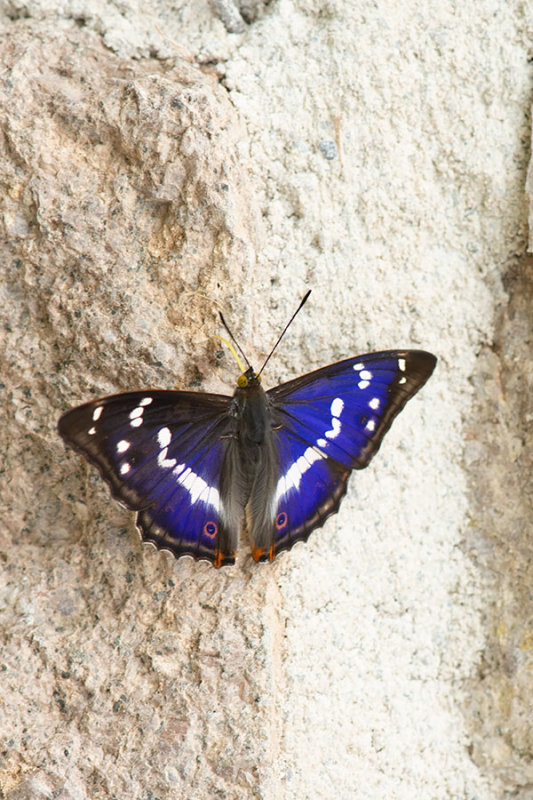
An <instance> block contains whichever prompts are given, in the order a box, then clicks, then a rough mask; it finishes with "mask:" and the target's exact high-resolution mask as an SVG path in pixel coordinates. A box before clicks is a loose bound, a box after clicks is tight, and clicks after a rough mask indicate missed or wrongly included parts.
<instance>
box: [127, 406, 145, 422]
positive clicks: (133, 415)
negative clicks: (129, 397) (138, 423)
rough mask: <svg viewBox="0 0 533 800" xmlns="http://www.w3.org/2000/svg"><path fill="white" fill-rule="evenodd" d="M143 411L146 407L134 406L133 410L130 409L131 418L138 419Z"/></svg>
mask: <svg viewBox="0 0 533 800" xmlns="http://www.w3.org/2000/svg"><path fill="white" fill-rule="evenodd" d="M143 412H144V408H142V407H141V406H137V408H134V409H133V411H130V419H137V417H142V415H143Z"/></svg>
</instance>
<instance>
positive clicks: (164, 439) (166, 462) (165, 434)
mask: <svg viewBox="0 0 533 800" xmlns="http://www.w3.org/2000/svg"><path fill="white" fill-rule="evenodd" d="M157 441H158V442H159V445H160V447H161V448H162V450H161V452H160V453H159V455H158V456H157V463H158V464H159V466H160V467H165V468H166V469H170V467H175V466H176V463H177V462H176V459H175V458H167V455H168V445H169V444H170V442H171V441H172V434H171V432H170V428H160V429H159V431H158V433H157Z"/></svg>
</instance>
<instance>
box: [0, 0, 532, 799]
mask: <svg viewBox="0 0 533 800" xmlns="http://www.w3.org/2000/svg"><path fill="white" fill-rule="evenodd" d="M239 7H240V8H242V7H243V5H242V4H240V6H239ZM0 14H2V17H1V20H2V29H1V31H0V34H1V36H0V60H1V63H2V72H1V82H0V105H1V108H2V123H1V126H2V127H1V129H2V141H1V142H0V146H1V148H2V157H1V159H0V183H1V188H2V191H1V193H0V198H1V200H0V203H1V214H0V222H1V224H2V233H1V237H0V246H1V248H2V258H1V261H0V277H1V280H0V292H1V297H0V321H1V333H0V348H1V355H0V358H1V360H2V378H1V382H2V404H1V408H0V413H1V421H2V424H1V425H0V481H1V489H0V492H1V495H0V496H1V501H2V507H3V511H4V525H3V527H2V528H1V529H0V541H1V547H0V555H1V559H2V560H1V566H2V572H1V573H0V598H1V600H0V603H1V606H0V607H1V608H2V617H1V621H0V625H1V633H0V635H1V650H0V670H1V671H0V675H1V676H2V683H1V702H2V705H1V706H0V735H1V740H2V745H1V747H0V791H1V793H2V794H3V796H4V797H6V798H9V800H30V798H31V800H34V798H43V800H44V798H49V797H52V796H54V797H58V798H63V799H64V800H66V799H70V798H75V799H76V800H85V798H87V800H88V798H91V800H99V799H100V798H101V799H102V800H103V798H120V800H122V798H125V797H133V798H140V799H142V800H149V798H150V799H151V800H154V798H159V800H175V799H177V798H184V797H185V798H189V797H194V798H199V799H200V798H213V797H215V798H220V800H222V798H226V799H228V800H233V798H235V800H237V799H238V800H241V799H242V798H265V799H266V800H270V798H272V799H274V798H275V800H278V799H279V798H285V800H301V798H305V797H309V798H313V799H314V798H317V800H318V798H321V799H322V798H323V799H324V800H329V798H331V797H335V798H340V800H353V798H354V797H356V798H371V799H372V800H375V798H380V797H394V798H395V799H396V800H412V798H413V797H416V798H421V800H430V799H431V800H441V799H442V800H445V799H446V800H448V798H454V799H455V798H457V800H460V799H463V798H464V800H471V798H472V797H477V798H478V800H502V798H505V797H514V798H516V797H518V798H520V799H521V800H527V798H528V796H529V795H528V792H529V793H530V791H531V790H530V786H531V774H530V765H529V761H530V758H529V754H530V751H531V726H530V722H529V719H530V713H529V706H530V703H529V701H528V697H530V677H529V676H530V674H531V670H530V668H529V667H530V646H529V645H530V636H529V634H528V632H529V628H530V620H531V602H530V599H529V590H528V587H529V585H530V575H529V572H530V569H529V566H528V565H529V561H530V549H529V545H528V542H527V532H528V529H529V528H530V527H531V523H530V520H531V503H530V496H529V489H528V484H526V481H525V479H524V475H525V474H526V470H527V472H529V471H530V458H531V457H530V434H529V433H528V431H529V428H528V425H530V420H529V415H530V409H529V405H528V399H527V398H528V395H527V390H528V388H529V386H530V375H529V372H528V369H529V366H528V365H527V366H526V365H523V362H524V361H527V362H529V358H528V356H527V349H526V347H527V343H529V342H530V327H529V323H528V321H527V320H528V317H527V314H528V313H529V300H528V298H529V297H530V294H531V287H530V282H529V281H528V279H527V267H525V266H520V267H517V268H514V269H511V270H510V266H511V267H513V266H514V263H515V261H514V259H515V257H516V256H518V255H520V254H522V253H523V252H524V250H525V246H526V238H527V227H526V208H525V204H524V192H523V187H524V182H525V174H526V161H527V157H528V152H527V142H528V135H529V130H528V117H527V114H526V109H527V108H528V102H529V101H530V84H529V73H528V61H527V59H528V48H529V41H528V38H527V25H526V20H525V11H524V10H523V7H522V5H521V4H520V3H518V2H516V3H507V4H504V5H502V4H501V3H499V2H496V0H494V1H492V0H489V2H484V3H474V4H464V5H457V4H451V3H442V2H440V0H434V1H432V0H428V2H427V3H426V4H423V5H420V4H418V5H416V6H412V7H408V6H407V7H406V5H405V4H404V3H402V4H399V3H396V4H394V3H393V4H390V3H389V4H387V5H385V6H379V5H378V6H376V5H375V4H367V5H365V4H363V5H361V4H357V5H354V4H353V3H348V2H340V3H323V2H320V3H317V2H314V1H313V0H306V2H304V3H300V4H294V3H288V2H286V0H279V2H277V3H275V4H271V5H270V6H268V7H267V8H265V9H264V10H263V11H262V13H261V19H260V20H259V21H258V22H257V23H255V24H252V25H250V26H249V27H248V29H247V31H246V33H245V34H242V35H241V34H239V35H238V36H237V35H234V34H233V35H232V34H228V33H227V31H226V30H225V28H224V25H223V23H222V22H221V21H220V20H217V19H216V18H215V17H214V15H213V14H212V12H211V10H210V7H209V4H208V3H205V4H202V3H200V2H193V3H186V4H183V5H176V4H170V3H169V4H167V3H165V2H160V3H158V4H155V3H154V4H152V3H151V2H147V3H144V4H142V8H141V7H140V6H139V5H138V4H135V3H133V2H131V3H130V2H124V3H121V4H120V6H119V5H117V4H114V3H110V2H106V1H105V0H85V2H84V0H76V1H75V2H57V1H56V0H45V1H44V2H43V0H35V1H34V2H32V0H26V2H15V1H12V2H9V3H6V4H4V6H2V9H1V11H0ZM194 62H196V63H194ZM198 65H201V67H200V66H198ZM259 221H260V222H259ZM509 270H510V271H509ZM502 276H503V277H504V278H505V280H504V282H503V284H502ZM308 286H311V288H313V289H314V293H313V295H312V297H311V301H310V302H309V303H308V305H307V306H306V310H305V313H304V314H302V315H301V316H300V318H299V319H298V322H297V323H296V324H295V326H294V327H293V329H292V331H291V332H290V333H289V335H288V337H287V339H286V340H285V342H284V345H283V348H282V349H281V350H280V351H279V353H278V354H277V356H276V359H275V360H274V361H273V362H271V364H270V365H269V370H268V374H267V375H265V380H266V382H268V383H270V384H275V383H276V382H277V381H279V380H281V379H287V378H289V377H291V376H293V375H295V374H298V373H300V372H304V371H305V370H306V369H311V368H314V367H317V366H320V365H321V364H324V363H327V362H328V361H332V360H334V359H336V358H340V357H343V356H346V355H348V354H350V353H353V352H356V351H364V350H365V349H367V348H373V349H382V348H385V347H393V346H423V347H426V348H427V349H431V350H434V351H435V352H436V353H437V354H438V355H439V358H440V361H439V367H438V370H437V372H436V374H435V377H434V378H432V380H431V382H430V383H429V384H428V386H427V387H426V388H425V389H424V392H423V393H422V394H421V395H420V397H418V398H416V399H415V400H414V401H413V402H412V403H411V404H410V406H409V407H408V408H407V409H406V410H405V412H403V413H402V416H401V418H400V419H399V420H398V422H397V423H396V424H395V426H394V428H393V430H392V431H391V432H390V434H389V435H388V437H387V440H386V442H385V443H384V446H383V448H382V450H381V451H380V454H379V456H378V458H377V459H376V461H375V462H374V464H373V465H372V466H371V468H370V469H369V470H367V471H365V472H363V473H361V474H360V475H356V476H354V478H353V479H352V481H351V484H350V489H349V493H348V496H347V497H346V499H345V501H344V503H343V506H342V509H341V513H340V514H339V515H338V516H337V517H335V518H334V519H332V520H330V521H328V523H327V525H326V526H325V527H324V528H323V529H321V530H320V531H317V532H316V533H315V534H313V536H312V537H311V539H310V540H309V542H308V543H307V544H306V545H305V546H301V547H297V548H295V549H294V550H293V551H291V552H290V553H288V554H284V555H283V556H282V557H280V558H279V560H278V561H276V563H275V564H274V565H272V566H265V565H263V566H257V565H255V564H253V563H251V561H250V557H249V556H248V555H247V554H246V547H245V546H244V547H243V548H242V552H241V553H240V559H239V562H238V564H237V566H236V567H232V568H229V569H226V570H220V571H215V570H214V569H212V568H211V567H210V566H209V565H206V564H192V563H191V562H189V561H188V560H185V559H183V560H180V561H179V562H176V561H174V560H172V559H171V557H170V556H169V555H168V554H164V553H156V552H155V551H154V550H153V549H152V548H149V547H144V546H142V545H141V543H140V541H139V537H138V535H137V534H136V532H135V529H134V526H133V521H132V515H130V514H128V513H127V512H125V511H124V510H122V509H120V508H119V507H118V506H117V505H116V504H114V503H113V502H112V501H111V500H110V499H109V497H108V494H107V491H106V489H105V487H103V486H102V483H101V481H100V479H99V478H98V476H97V475H96V474H95V472H94V470H91V469H89V468H88V467H87V466H86V465H85V464H84V463H83V462H82V461H81V459H79V458H78V457H77V456H76V455H74V454H73V453H71V452H67V451H66V450H65V448H64V447H63V445H62V443H61V442H60V441H59V440H58V437H57V435H56V432H55V425H56V421H57V418H58V416H59V414H60V413H61V412H62V411H64V410H65V408H67V407H68V406H70V405H72V404H74V403H78V402H81V401H82V400H85V399H88V398H90V397H94V396H97V395H99V394H105V393H108V392H111V391H119V390H124V389H132V388H138V387H141V386H152V387H169V388H171V387H172V386H173V385H175V384H179V386H180V387H183V388H196V389H199V388H203V389H207V390H217V391H220V390H225V391H228V392H231V391H232V383H233V378H234V376H235V372H236V370H235V369H234V365H232V364H229V362H230V359H228V358H226V357H225V358H222V359H220V358H217V356H216V354H217V352H218V350H219V347H218V345H217V344H214V343H213V341H212V339H211V336H212V334H214V333H218V332H219V330H218V325H217V314H216V312H217V309H218V308H219V307H220V308H222V309H223V310H224V312H225V314H226V316H227V317H228V318H229V319H230V321H231V323H232V326H233V327H234V329H235V333H236V334H237V335H238V336H239V337H240V338H241V339H242V341H243V343H244V345H245V346H246V349H247V352H249V353H250V358H251V359H252V360H253V362H254V363H258V362H259V361H260V360H261V357H262V356H264V354H265V353H266V352H267V351H268V349H269V347H270V344H271V343H272V341H273V340H274V339H275V336H276V334H277V332H278V331H279V330H280V329H281V327H282V325H283V324H284V322H285V321H286V320H287V318H288V316H289V315H290V312H291V310H292V309H293V308H294V307H295V305H296V303H297V301H298V299H299V298H300V296H301V295H302V294H303V293H304V291H305V289H306V288H307V287H308ZM508 298H511V300H510V301H508ZM508 302H509V305H507V304H508ZM522 348H523V349H522ZM528 626H529V627H528Z"/></svg>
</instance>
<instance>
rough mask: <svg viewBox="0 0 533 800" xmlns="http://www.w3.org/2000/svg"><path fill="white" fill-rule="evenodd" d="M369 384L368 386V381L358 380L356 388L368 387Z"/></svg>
mask: <svg viewBox="0 0 533 800" xmlns="http://www.w3.org/2000/svg"><path fill="white" fill-rule="evenodd" d="M369 386H370V381H359V383H358V384H357V388H358V389H368V387H369Z"/></svg>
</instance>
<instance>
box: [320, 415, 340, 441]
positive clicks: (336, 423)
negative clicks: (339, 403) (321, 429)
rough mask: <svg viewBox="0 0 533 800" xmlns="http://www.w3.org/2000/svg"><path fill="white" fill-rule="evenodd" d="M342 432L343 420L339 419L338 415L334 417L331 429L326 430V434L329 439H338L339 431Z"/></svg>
mask: <svg viewBox="0 0 533 800" xmlns="http://www.w3.org/2000/svg"><path fill="white" fill-rule="evenodd" d="M340 432H341V421H340V419H337V417H333V419H332V420H331V430H330V431H326V432H325V434H324V436H326V437H327V438H328V439H336V438H337V436H338V435H339V433H340Z"/></svg>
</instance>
